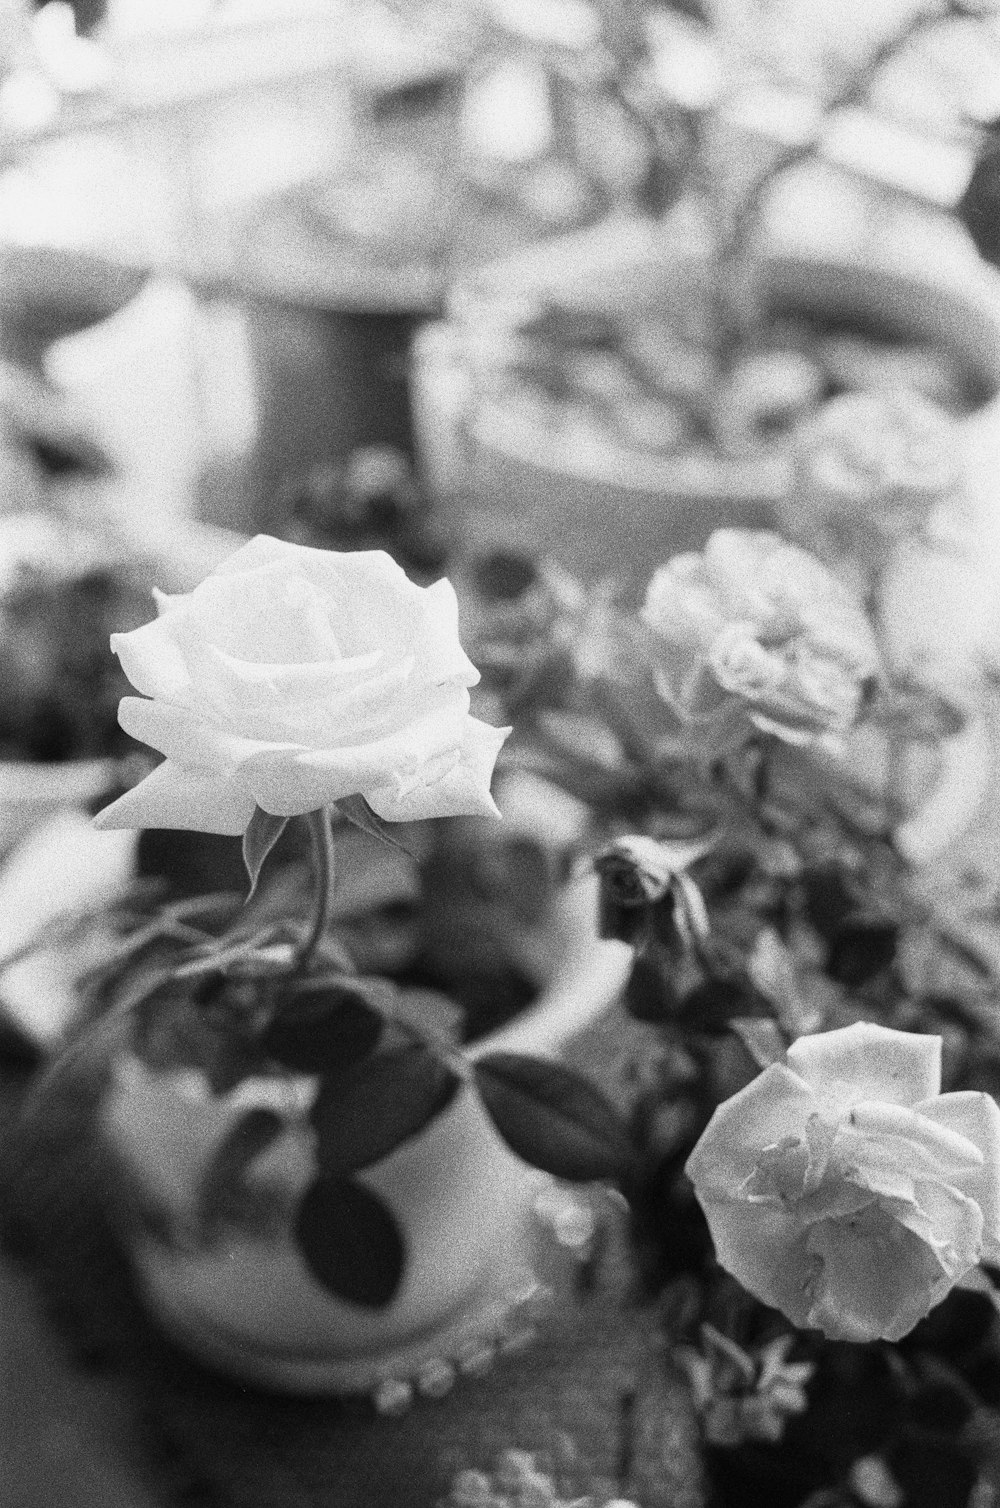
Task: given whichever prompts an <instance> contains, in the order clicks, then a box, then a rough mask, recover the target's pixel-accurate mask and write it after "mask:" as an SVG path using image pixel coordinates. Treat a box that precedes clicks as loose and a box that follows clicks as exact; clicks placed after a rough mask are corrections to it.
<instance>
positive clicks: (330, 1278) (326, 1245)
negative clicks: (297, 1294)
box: [295, 1176, 406, 1309]
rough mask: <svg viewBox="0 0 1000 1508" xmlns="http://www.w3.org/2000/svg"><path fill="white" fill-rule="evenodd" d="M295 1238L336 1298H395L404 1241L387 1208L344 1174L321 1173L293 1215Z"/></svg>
mask: <svg viewBox="0 0 1000 1508" xmlns="http://www.w3.org/2000/svg"><path fill="white" fill-rule="evenodd" d="M295 1239H296V1242H297V1243H298V1247H299V1250H300V1251H301V1253H302V1256H303V1258H304V1260H305V1263H306V1265H307V1266H308V1268H309V1270H310V1272H311V1273H312V1274H313V1276H314V1277H315V1278H316V1280H317V1282H319V1283H322V1285H323V1287H324V1288H328V1289H329V1290H330V1292H331V1293H335V1294H336V1295H337V1297H338V1298H341V1299H346V1300H347V1301H348V1302H349V1303H352V1304H363V1305H364V1306H365V1307H366V1308H369V1309H380V1308H382V1307H383V1306H384V1305H386V1304H389V1303H391V1302H392V1300H393V1299H394V1298H395V1296H396V1293H397V1292H398V1290H399V1285H400V1282H401V1281H402V1277H403V1269H404V1266H405V1263H406V1247H405V1244H404V1241H403V1236H402V1232H401V1231H400V1229H399V1226H398V1225H397V1224H396V1221H395V1220H394V1219H393V1216H392V1212H391V1211H390V1210H389V1209H388V1208H387V1207H386V1205H385V1204H384V1203H383V1202H382V1200H381V1199H379V1198H378V1197H377V1195H375V1194H373V1193H372V1191H371V1190H370V1189H366V1188H362V1186H361V1185H360V1184H359V1183H354V1182H353V1181H352V1180H351V1179H348V1178H328V1177H324V1176H320V1177H319V1178H316V1179H315V1180H314V1181H313V1182H312V1183H311V1184H310V1185H309V1187H308V1189H307V1190H306V1192H305V1195H304V1196H303V1199H302V1203H301V1204H300V1205H299V1209H298V1213H297V1215H296V1219H295Z"/></svg>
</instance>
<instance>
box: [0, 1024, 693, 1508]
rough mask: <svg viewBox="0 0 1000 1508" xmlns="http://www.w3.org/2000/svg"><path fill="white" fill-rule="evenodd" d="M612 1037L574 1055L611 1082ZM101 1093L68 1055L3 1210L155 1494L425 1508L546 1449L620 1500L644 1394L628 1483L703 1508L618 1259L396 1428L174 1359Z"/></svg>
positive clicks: (682, 1505) (26, 1136)
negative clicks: (492, 1470)
mask: <svg viewBox="0 0 1000 1508" xmlns="http://www.w3.org/2000/svg"><path fill="white" fill-rule="evenodd" d="M619 1040H620V1038H619V1037H618V1034H617V1032H616V1030H615V1029H614V1028H609V1027H608V1026H604V1027H602V1028H601V1029H600V1030H599V1032H598V1033H597V1037H596V1039H595V1040H594V1041H593V1042H591V1043H590V1044H589V1051H588V1045H587V1044H585V1045H584V1046H583V1048H582V1049H578V1051H577V1054H576V1056H580V1055H581V1051H582V1054H583V1056H585V1057H588V1056H591V1055H592V1056H593V1060H594V1061H595V1062H598V1061H599V1062H601V1063H602V1065H604V1066H605V1068H606V1065H607V1064H608V1061H609V1053H608V1050H609V1048H610V1047H611V1046H612V1044H613V1043H617V1042H618V1041H619ZM107 1046H108V1044H107V1043H105V1044H104V1049H105V1050H106V1048H107ZM101 1080H102V1055H101V1053H100V1052H98V1053H96V1054H93V1055H87V1054H78V1055H76V1056H75V1057H71V1058H68V1059H67V1060H65V1061H64V1062H63V1064H62V1065H61V1068H60V1070H59V1072H58V1073H56V1074H54V1075H52V1076H50V1077H49V1079H48V1081H47V1082H45V1083H44V1084H42V1085H36V1086H35V1088H34V1093H33V1095H32V1096H31V1099H30V1101H29V1103H28V1104H27V1106H26V1107H25V1109H24V1111H23V1113H22V1115H21V1117H20V1119H19V1120H18V1121H17V1122H16V1124H14V1125H12V1126H9V1127H8V1129H7V1131H6V1133H5V1134H4V1136H3V1141H2V1149H0V1208H3V1209H4V1211H5V1234H6V1237H7V1242H8V1245H9V1247H10V1248H11V1249H12V1250H13V1251H15V1253H19V1254H20V1256H21V1257H22V1259H23V1260H24V1262H25V1263H26V1265H27V1267H28V1269H29V1270H30V1272H31V1274H32V1276H33V1279H34V1283H35V1288H36V1291H37V1292H39V1293H40V1294H41V1295H43V1296H44V1298H45V1299H46V1301H47V1302H48V1304H49V1307H50V1309H51V1311H52V1313H53V1315H54V1319H55V1323H56V1326H57V1329H58V1331H59V1332H60V1333H61V1335H62V1336H63V1337H64V1338H65V1339H66V1340H67V1341H68V1342H70V1343H71V1344H72V1345H73V1346H74V1347H75V1348H76V1351H77V1353H78V1355H79V1356H80V1358H81V1359H83V1358H90V1359H91V1361H93V1359H94V1358H95V1356H96V1357H99V1358H101V1359H103V1362H104V1366H105V1370H106V1376H107V1379H108V1380H109V1384H110V1385H112V1386H113V1387H114V1388H115V1389H117V1391H118V1395H119V1397H120V1399H121V1406H122V1411H123V1419H124V1420H125V1423H124V1424H123V1436H126V1435H127V1436H128V1438H130V1439H132V1440H135V1441H137V1442H139V1444H140V1445H141V1449H138V1448H137V1457H138V1458H139V1459H140V1460H141V1461H142V1462H143V1463H144V1464H145V1466H146V1468H147V1470H148V1472H149V1475H150V1480H151V1481H152V1482H153V1483H154V1484H155V1485H156V1487H157V1488H159V1489H160V1490H161V1491H169V1492H170V1493H171V1494H172V1495H174V1496H176V1497H177V1498H179V1499H182V1500H183V1501H184V1502H186V1503H188V1504H191V1503H195V1502H197V1503H201V1504H204V1505H205V1508H210V1505H212V1504H219V1505H223V1504H225V1505H229V1508H380V1505H382V1504H386V1505H390V1504H391V1505H394V1508H395V1505H397V1504H398V1505H402V1504H406V1505H408V1508H432V1505H433V1504H434V1503H435V1502H436V1501H437V1500H438V1498H439V1497H440V1495H441V1493H442V1491H443V1489H444V1487H445V1484H446V1483H447V1481H448V1479H449V1477H450V1475H451V1473H452V1472H453V1471H454V1470H455V1469H456V1468H458V1467H461V1466H465V1465H476V1466H489V1465H491V1464H492V1462H493V1461H494V1459H495V1458H496V1456H497V1454H498V1453H499V1451H500V1450H501V1449H502V1448H503V1447H505V1446H509V1445H516V1446H519V1447H523V1448H526V1449H531V1450H538V1451H542V1452H546V1453H548V1454H549V1455H550V1456H552V1457H553V1458H554V1459H556V1460H557V1461H561V1462H562V1463H563V1464H564V1465H565V1467H566V1470H567V1471H568V1473H569V1476H570V1477H571V1478H572V1479H573V1480H574V1481H575V1482H576V1483H579V1484H580V1485H586V1484H587V1483H588V1482H591V1481H597V1480H599V1479H606V1480H607V1481H608V1482H609V1483H615V1484H616V1485H617V1475H618V1463H619V1459H620V1456H621V1452H622V1398H623V1396H627V1395H631V1394H633V1393H634V1394H635V1396H636V1406H635V1410H634V1417H633V1419H632V1423H631V1429H630V1437H631V1441H632V1447H631V1452H630V1454H631V1459H632V1471H631V1474H630V1478H629V1480H628V1481H627V1483H626V1484H624V1485H626V1486H627V1488H628V1491H629V1492H631V1493H632V1494H633V1495H634V1496H636V1497H637V1499H638V1500H639V1501H640V1502H641V1503H642V1504H643V1505H644V1508H697V1505H698V1504H699V1502H700V1492H699V1487H698V1482H699V1471H698V1468H697V1465H696V1460H697V1457H696V1451H695V1447H694V1441H693V1432H692V1426H691V1420H690V1416H689V1414H688V1412H687V1408H686V1400H685V1395H684V1393H683V1389H682V1388H681V1386H680V1384H679V1382H678V1380H677V1378H676V1376H675V1375H674V1374H673V1372H672V1371H671V1368H670V1366H669V1362H668V1360H667V1359H666V1358H665V1357H664V1356H663V1355H662V1354H661V1353H660V1351H659V1348H658V1339H657V1332H656V1327H655V1325H654V1324H653V1323H652V1322H651V1318H650V1316H649V1314H648V1313H646V1312H644V1311H643V1310H641V1309H636V1308H633V1307H632V1306H631V1305H630V1304H629V1302H628V1296H627V1284H626V1278H625V1270H624V1265H623V1263H622V1261H621V1256H620V1252H618V1251H616V1250H615V1249H614V1243H612V1249H611V1251H610V1253H609V1255H608V1256H607V1257H606V1259H605V1260H604V1262H603V1264H602V1267H601V1271H600V1277H599V1281H598V1283H597V1285H596V1288H595V1289H594V1291H593V1292H591V1293H589V1294H588V1295H585V1296H581V1295H579V1294H578V1293H576V1292H575V1291H574V1289H575V1284H574V1283H573V1282H572V1281H571V1271H570V1270H571V1264H569V1263H566V1264H565V1272H564V1278H563V1281H562V1283H561V1285H560V1293H559V1298H558V1302H557V1305H556V1308H555V1311H554V1313H553V1314H552V1316H551V1318H550V1319H549V1321H548V1322H547V1323H546V1326H545V1330H544V1338H543V1339H542V1340H540V1342H539V1343H537V1344H536V1345H535V1346H534V1347H533V1348H532V1349H531V1350H529V1351H527V1352H525V1353H523V1354H521V1355H519V1356H512V1357H508V1358H505V1359H503V1361H501V1362H500V1363H498V1364H497V1366H496V1367H495V1369H494V1370H493V1371H492V1372H491V1373H489V1374H488V1375H487V1376H485V1377H483V1378H478V1379H463V1380H462V1381H461V1382H460V1383H459V1385H458V1386H457V1387H456V1388H455V1390H454V1391H453V1392H452V1393H451V1394H450V1395H449V1396H448V1397H447V1398H445V1399H443V1400H440V1401H436V1402H418V1403H417V1404H416V1405H415V1406H414V1408H413V1409H412V1410H411V1411H410V1412H409V1413H408V1414H406V1415H404V1416H403V1417H402V1418H399V1419H383V1418H378V1417H375V1416H374V1415H373V1413H372V1411H371V1410H370V1408H369V1407H368V1406H367V1405H364V1404H361V1403H353V1404H346V1403H338V1402H333V1401H330V1400H302V1399H289V1398H283V1397H277V1396H272V1395H269V1394H266V1393H262V1392H257V1391H253V1390H248V1389H242V1388H240V1387H238V1386H235V1385H233V1384H231V1383H228V1382H226V1381H224V1380H222V1379H220V1378H217V1377H214V1376H212V1375H210V1374H209V1373H207V1372H205V1371H203V1370H202V1369H200V1368H199V1367H197V1366H196V1365H194V1364H193V1363H192V1362H190V1361H189V1360H188V1359H187V1358H186V1357H184V1356H182V1355H180V1354H179V1353H178V1352H177V1351H176V1350H175V1349H174V1348H173V1347H172V1346H171V1345H170V1344H169V1343H168V1342H167V1341H166V1340H164V1339H163V1338H162V1337H161V1336H160V1335H159V1334H158V1333H157V1331H156V1329H155V1328H154V1327H153V1326H152V1325H151V1324H150V1322H149V1320H148V1319H147V1317H146V1316H145V1314H144V1313H143V1310H142V1308H141V1305H140V1304H139V1302H138V1300H137V1298H136V1296H135V1293H134V1291H133V1289H132V1286H131V1284H130V1281H129V1274H128V1269H127V1264H126V1262H125V1260H124V1258H123V1256H122V1254H121V1245H120V1243H121V1239H122V1238H123V1237H126V1236H127V1231H128V1225H129V1219H128V1216H129V1201H128V1196H127V1190H125V1189H123V1187H122V1185H121V1184H120V1182H119V1181H118V1180H117V1178H116V1177H114V1176H113V1175H112V1173H111V1170H110V1169H109V1167H108V1165H107V1163H106V1162H105V1160H104V1159H103V1158H102V1157H101V1155H100V1152H99V1150H98V1148H97V1147H96V1145H95V1142H94V1137H93V1133H92V1123H93V1113H94V1106H95V1104H96V1101H97V1097H98V1095H99V1093H100V1085H101ZM11 1098H12V1096H8V1100H10V1099H11ZM116 1235H117V1239H116ZM30 1508H36V1505H30ZM38 1508H40V1505H38Z"/></svg>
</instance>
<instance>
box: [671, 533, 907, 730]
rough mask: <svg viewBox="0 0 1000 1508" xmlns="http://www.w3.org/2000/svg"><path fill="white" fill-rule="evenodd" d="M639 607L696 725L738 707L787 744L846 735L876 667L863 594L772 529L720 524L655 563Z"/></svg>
mask: <svg viewBox="0 0 1000 1508" xmlns="http://www.w3.org/2000/svg"><path fill="white" fill-rule="evenodd" d="M642 617H643V620H644V622H645V623H646V624H647V626H648V627H649V628H650V629H651V630H652V633H653V636H654V642H655V644H656V651H655V653H656V655H657V657H658V664H657V668H656V683H657V688H658V690H659V692H660V694H661V696H663V698H664V699H665V700H666V701H667V702H669V703H670V705H671V706H672V707H673V708H674V709H675V711H676V712H677V713H678V715H679V716H680V717H681V718H682V719H684V720H685V721H687V722H690V723H695V724H699V723H700V724H706V725H707V724H711V723H718V722H719V721H720V720H721V719H723V718H726V717H728V718H732V717H733V716H735V715H742V717H743V718H744V719H745V721H746V722H747V723H748V724H749V725H751V726H753V727H757V728H760V729H761V730H763V731H765V732H768V733H774V734H775V735H776V736H777V737H778V738H781V739H784V740H785V741H786V742H789V743H810V742H813V741H814V740H816V739H818V738H821V737H822V736H823V735H825V734H833V735H835V736H840V735H842V734H844V733H846V732H847V731H848V730H849V729H850V728H851V726H852V725H853V723H854V722H855V720H856V718H857V716H858V714H859V711H860V707H861V700H862V694H863V690H864V685H865V682H866V681H867V680H868V679H870V677H872V676H873V675H874V674H875V672H876V670H877V669H878V652H877V649H876V645H875V638H874V634H873V632H872V628H871V625H870V624H869V622H868V619H867V618H866V616H865V613H864V610H863V609H862V607H861V604H860V603H859V602H858V601H856V600H855V598H854V597H853V595H852V594H851V593H850V592H849V591H848V589H847V588H846V587H845V586H844V585H843V584H842V583H841V582H840V581H838V580H837V579H836V577H835V576H834V575H833V574H832V573H831V572H830V571H829V570H828V569H827V567H826V566H824V565H823V564H822V562H821V561H819V560H817V559H816V558H815V556H813V555H810V554H809V553H808V552H807V551H805V550H802V549H799V548H798V547H797V546H796V545H790V544H788V543H787V542H786V541H785V540H783V539H781V538H780V536H779V535H777V534H774V533H771V532H769V531H767V530H751V529H718V530H716V532H715V533H714V534H713V535H712V536H711V537H710V539H709V540H708V543H707V544H706V545H705V548H704V549H703V550H702V551H701V553H700V554H694V553H689V554H683V555H675V556H674V557H673V559H671V560H669V561H667V563H666V564H665V565H662V566H660V567H659V569H658V570H657V571H656V572H655V574H654V576H653V578H652V580H651V581H650V583H649V587H648V589H647V592H646V599H645V603H644V605H643V609H642Z"/></svg>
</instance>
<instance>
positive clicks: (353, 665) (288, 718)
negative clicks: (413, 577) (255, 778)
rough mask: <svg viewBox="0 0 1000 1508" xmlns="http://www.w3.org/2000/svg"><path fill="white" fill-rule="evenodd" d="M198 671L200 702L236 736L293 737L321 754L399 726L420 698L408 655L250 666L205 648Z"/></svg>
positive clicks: (410, 715) (411, 660)
mask: <svg viewBox="0 0 1000 1508" xmlns="http://www.w3.org/2000/svg"><path fill="white" fill-rule="evenodd" d="M342 667H343V668H342ZM200 668H201V674H200V675H199V677H198V695H199V699H201V700H202V701H203V702H204V703H205V705H206V706H207V708H209V709H210V710H211V711H212V712H213V713H214V714H215V715H217V716H218V717H220V718H223V719H224V720H225V721H226V722H227V723H229V724H230V725H231V726H232V727H233V728H234V729H236V730H237V731H238V732H239V733H240V734H241V735H243V736H244V737H247V738H263V739H268V740H273V739H283V740H284V741H287V740H288V739H290V738H294V739H296V740H297V741H301V742H302V743H304V744H311V745H314V746H316V747H320V748H326V747H329V746H330V745H331V744H332V745H333V746H335V747H337V746H343V745H347V744H356V743H360V742H362V741H367V740H368V739H369V738H371V737H373V736H379V735H382V734H384V733H386V732H389V731H391V729H392V728H393V727H398V726H399V725H400V724H401V723H402V722H405V721H406V720H408V718H412V716H413V715H414V714H413V713H412V712H411V710H410V707H411V703H412V702H413V700H414V696H415V694H416V692H417V691H418V688H417V687H416V686H413V685H412V682H413V678H414V661H413V658H412V656H411V657H406V658H403V659H398V660H395V661H388V660H387V659H386V657H385V656H383V655H358V656H353V657H352V658H351V659H350V660H334V661H322V662H319V663H317V664H313V665H287V666H286V665H255V664H253V663H252V662H251V661H249V660H238V659H235V658H234V657H233V656H232V655H228V654H226V653H224V652H223V651H221V650H218V649H215V648H214V647H213V646H209V647H208V649H207V652H206V655H205V658H204V661H203V663H202V666H201V667H200ZM408 691H410V692H411V694H410V695H407V692H408ZM424 695H425V697H426V695H427V693H426V692H425V693H424Z"/></svg>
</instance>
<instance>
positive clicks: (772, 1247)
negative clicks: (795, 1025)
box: [687, 1022, 1000, 1342]
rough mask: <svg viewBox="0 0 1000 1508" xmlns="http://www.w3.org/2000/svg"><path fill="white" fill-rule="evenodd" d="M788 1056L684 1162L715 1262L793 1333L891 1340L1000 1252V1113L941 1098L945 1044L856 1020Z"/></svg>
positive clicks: (724, 1112) (977, 1102) (963, 1096)
mask: <svg viewBox="0 0 1000 1508" xmlns="http://www.w3.org/2000/svg"><path fill="white" fill-rule="evenodd" d="M787 1056H788V1063H787V1066H785V1065H784V1064H777V1063H776V1064H772V1066H771V1067H770V1068H767V1069H765V1070H764V1072H763V1073H762V1074H760V1075H759V1077H758V1078H756V1079H754V1081H753V1083H751V1084H749V1085H747V1087H746V1088H745V1089H743V1090H741V1091H740V1092H739V1094H736V1095H734V1096H733V1097H732V1099H729V1100H726V1101H725V1103H724V1104H722V1105H720V1106H719V1108H718V1109H717V1110H716V1112H715V1114H714V1115H713V1116H712V1119H711V1120H710V1121H709V1123H708V1126H707V1127H706V1129H705V1131H704V1133H703V1135H702V1137H701V1139H700V1140H699V1142H698V1144H697V1146H696V1147H695V1149H694V1151H693V1152H692V1154H691V1157H690V1158H689V1160H688V1164H687V1173H688V1176H689V1177H690V1178H691V1180H692V1182H693V1184H694V1187H695V1192H696V1194H697V1196H698V1200H699V1203H700V1204H701V1206H702V1209H703V1210H704V1212H705V1216H706V1218H707V1220H708V1224H709V1228H710V1230H711V1232H712V1239H713V1241H714V1243H715V1252H716V1256H717V1257H718V1260H719V1262H720V1263H721V1264H722V1266H723V1267H725V1268H726V1270H727V1271H728V1272H731V1273H732V1274H733V1276H734V1277H735V1278H737V1279H738V1280H739V1281H740V1282H741V1283H742V1284H743V1286H744V1288H747V1289H748V1290H749V1291H750V1292H751V1293H752V1294H754V1295H755V1297H757V1298H759V1299H760V1300H762V1302H763V1303H765V1304H769V1305H771V1306H772V1307H773V1308H775V1309H780V1310H781V1311H782V1313H783V1314H785V1315H787V1317H788V1318H789V1319H790V1320H791V1321H792V1322H793V1323H794V1324H796V1325H802V1326H811V1327H815V1328H816V1329H819V1330H822V1331H823V1332H824V1334H826V1335H827V1336H829V1337H830V1338H831V1339H834V1340H848V1341H859V1342H860V1341H871V1340H877V1339H879V1338H881V1339H883V1340H890V1341H896V1340H899V1339H901V1337H902V1336H904V1335H906V1334H907V1333H908V1331H910V1330H911V1329H912V1328H913V1326H914V1325H915V1324H916V1323H917V1322H918V1320H921V1319H922V1318H923V1317H924V1315H925V1314H927V1313H928V1311H929V1310H930V1309H932V1308H933V1307H934V1305H935V1304H938V1303H940V1302H941V1300H942V1299H943V1298H944V1297H945V1295H946V1294H947V1293H948V1292H949V1290H950V1289H951V1288H952V1287H953V1286H954V1285H955V1284H956V1283H957V1282H959V1280H960V1279H961V1278H963V1277H964V1276H965V1275H966V1273H968V1272H969V1271H970V1270H971V1269H972V1268H974V1267H975V1266H976V1264H977V1263H978V1262H979V1261H980V1260H981V1259H983V1258H985V1259H986V1260H988V1261H992V1262H995V1261H996V1260H997V1258H998V1256H1000V1110H998V1109H997V1106H996V1104H995V1103H994V1101H993V1100H992V1099H991V1098H990V1097H989V1096H988V1095H986V1094H982V1093H979V1092H977V1091H972V1090H968V1091H961V1092H957V1093H952V1094H941V1093H940V1088H941V1038H940V1037H930V1036H917V1035H914V1034H911V1033H909V1032H898V1031H891V1030H890V1029H889V1028H888V1027H883V1026H876V1025H873V1024H872V1023H870V1022H860V1023H858V1024H856V1025H854V1026H848V1027H844V1028H843V1029H841V1030H839V1031H831V1032H821V1033H819V1034H817V1035H816V1036H808V1037H800V1038H799V1039H798V1041H797V1042H795V1043H793V1045H792V1046H791V1047H790V1048H789V1049H788V1055H787Z"/></svg>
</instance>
